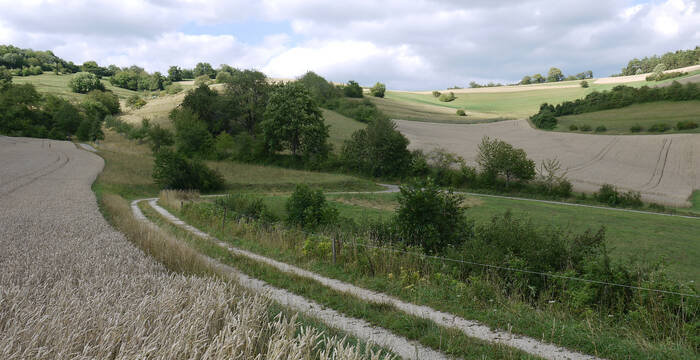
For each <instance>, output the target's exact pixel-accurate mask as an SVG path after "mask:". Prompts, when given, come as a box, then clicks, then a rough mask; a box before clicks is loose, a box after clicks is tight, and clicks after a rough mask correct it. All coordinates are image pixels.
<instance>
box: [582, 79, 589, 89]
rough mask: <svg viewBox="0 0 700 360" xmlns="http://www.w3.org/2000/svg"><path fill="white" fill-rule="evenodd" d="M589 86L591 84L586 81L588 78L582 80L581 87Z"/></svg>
mask: <svg viewBox="0 0 700 360" xmlns="http://www.w3.org/2000/svg"><path fill="white" fill-rule="evenodd" d="M588 86H589V85H588V81H586V80H581V87H582V88H587V87H588Z"/></svg>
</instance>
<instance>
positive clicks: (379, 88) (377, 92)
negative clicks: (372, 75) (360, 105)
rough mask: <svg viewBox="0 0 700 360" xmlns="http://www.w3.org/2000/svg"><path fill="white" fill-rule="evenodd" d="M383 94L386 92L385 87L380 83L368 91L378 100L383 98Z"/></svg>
mask: <svg viewBox="0 0 700 360" xmlns="http://www.w3.org/2000/svg"><path fill="white" fill-rule="evenodd" d="M385 92H386V85H384V84H382V83H380V82H378V83H376V84H374V86H372V88H371V89H369V93H370V94H372V96H375V97H380V98H383V97H384V93H385Z"/></svg>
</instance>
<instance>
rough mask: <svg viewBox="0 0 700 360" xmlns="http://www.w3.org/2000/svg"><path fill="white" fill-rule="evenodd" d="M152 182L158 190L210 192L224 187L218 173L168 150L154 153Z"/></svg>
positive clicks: (196, 161) (221, 177)
mask: <svg viewBox="0 0 700 360" xmlns="http://www.w3.org/2000/svg"><path fill="white" fill-rule="evenodd" d="M153 180H154V182H155V183H156V185H158V187H159V188H160V189H173V190H199V191H202V192H210V191H215V190H220V189H222V188H223V187H224V178H223V176H221V174H219V172H217V171H216V170H212V169H210V168H208V167H207V166H206V165H204V163H202V162H201V161H198V160H189V159H187V158H186V157H185V156H184V155H182V154H180V153H176V152H173V151H172V150H168V149H163V150H161V151H159V152H158V153H156V157H155V160H154V163H153Z"/></svg>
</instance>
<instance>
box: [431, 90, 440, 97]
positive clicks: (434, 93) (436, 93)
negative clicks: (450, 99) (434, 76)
mask: <svg viewBox="0 0 700 360" xmlns="http://www.w3.org/2000/svg"><path fill="white" fill-rule="evenodd" d="M440 95H442V93H441V92H439V91H437V90H433V97H440Z"/></svg>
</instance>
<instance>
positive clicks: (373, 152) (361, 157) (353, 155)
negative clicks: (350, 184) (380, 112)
mask: <svg viewBox="0 0 700 360" xmlns="http://www.w3.org/2000/svg"><path fill="white" fill-rule="evenodd" d="M408 143H409V142H408V139H406V137H405V136H403V134H401V133H400V132H399V131H398V130H396V125H395V124H394V123H393V122H392V121H391V120H389V119H388V118H385V117H381V118H378V119H375V121H373V122H372V123H370V124H369V125H368V126H367V128H366V129H360V130H357V131H355V132H354V133H353V134H352V136H351V137H350V139H349V140H346V141H345V143H344V144H343V149H342V152H341V160H342V162H343V164H344V166H345V167H346V168H348V169H350V170H353V171H356V172H359V173H362V174H366V175H370V176H377V177H401V176H402V175H405V173H406V171H407V170H408V169H409V166H410V162H411V154H410V152H409V151H408Z"/></svg>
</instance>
